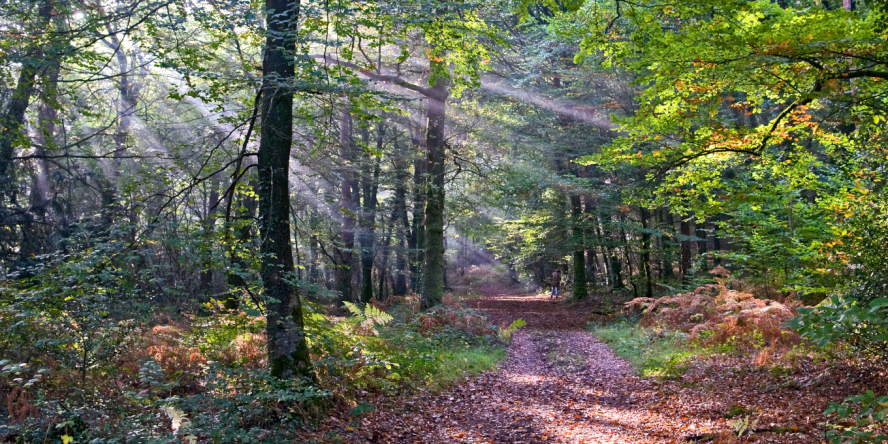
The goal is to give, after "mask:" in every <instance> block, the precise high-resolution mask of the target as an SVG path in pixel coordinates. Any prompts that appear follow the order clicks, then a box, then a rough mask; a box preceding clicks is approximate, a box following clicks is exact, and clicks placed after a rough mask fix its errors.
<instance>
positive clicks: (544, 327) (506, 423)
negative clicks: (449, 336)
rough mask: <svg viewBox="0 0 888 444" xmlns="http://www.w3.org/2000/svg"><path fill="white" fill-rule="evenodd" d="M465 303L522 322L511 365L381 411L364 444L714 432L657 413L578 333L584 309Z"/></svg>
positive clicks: (646, 390)
mask: <svg viewBox="0 0 888 444" xmlns="http://www.w3.org/2000/svg"><path fill="white" fill-rule="evenodd" d="M468 305H470V306H472V307H476V308H480V309H482V310H485V311H487V312H488V313H489V314H490V315H491V318H492V321H493V322H494V323H495V324H497V325H501V324H503V323H505V324H508V323H510V322H511V321H512V320H514V319H517V318H522V319H524V320H525V321H526V322H527V324H528V325H527V326H526V327H524V328H522V329H520V330H519V331H518V332H517V333H515V334H514V336H513V342H512V345H511V346H510V348H509V357H508V360H507V362H506V363H505V364H504V365H502V366H501V367H500V368H498V369H496V370H494V371H491V372H488V373H485V374H483V375H481V376H479V377H477V378H474V379H471V380H468V381H466V382H464V383H461V384H458V385H457V386H455V387H454V388H453V389H451V390H450V391H447V392H444V393H440V394H437V395H433V396H429V397H426V398H424V399H420V400H414V401H412V402H407V403H406V404H402V405H400V406H399V407H398V408H396V409H383V411H381V412H379V413H381V414H379V415H373V416H374V417H371V418H369V421H368V424H367V426H368V427H367V429H369V430H367V429H365V431H366V432H368V433H367V434H366V435H364V436H365V437H366V440H365V441H364V442H385V443H389V442H391V443H515V444H517V443H622V444H641V443H673V442H675V443H681V442H685V441H686V438H687V437H689V436H693V435H697V434H706V433H710V432H712V431H713V430H714V429H716V428H718V427H716V424H714V423H713V422H712V421H710V420H706V419H704V418H688V417H682V418H676V417H669V416H668V415H664V414H661V413H660V411H661V409H659V408H658V405H657V404H658V403H657V401H662V400H663V395H662V394H660V393H658V392H657V390H656V389H655V387H653V385H654V384H653V383H652V382H649V381H647V380H643V379H641V378H639V377H637V376H635V374H634V372H633V369H632V368H631V366H630V365H629V364H628V363H627V362H625V361H624V360H622V359H621V358H619V357H617V356H616V355H615V354H614V353H613V351H612V350H611V349H610V348H608V347H607V346H606V345H604V344H602V343H601V342H598V341H597V340H596V339H595V338H594V337H593V336H592V335H590V334H589V333H588V332H585V331H584V330H583V327H585V324H586V321H587V319H588V315H587V313H584V311H588V308H585V309H584V308H583V307H581V306H570V305H568V304H564V303H559V302H554V301H552V300H549V299H548V298H547V297H546V296H541V295H535V296H534V295H496V296H487V297H484V298H482V299H481V300H477V301H471V302H468ZM710 439H711V438H710Z"/></svg>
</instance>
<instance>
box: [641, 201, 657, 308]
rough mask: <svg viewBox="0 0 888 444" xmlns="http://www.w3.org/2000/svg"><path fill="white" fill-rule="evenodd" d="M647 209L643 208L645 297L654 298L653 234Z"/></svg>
mask: <svg viewBox="0 0 888 444" xmlns="http://www.w3.org/2000/svg"><path fill="white" fill-rule="evenodd" d="M648 218H649V215H648V212H647V208H645V207H641V267H642V269H643V270H644V277H645V286H644V287H645V288H644V295H645V297H648V298H650V297H653V296H654V277H653V276H652V275H651V233H650V232H648Z"/></svg>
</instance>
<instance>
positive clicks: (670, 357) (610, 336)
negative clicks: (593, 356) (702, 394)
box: [591, 319, 708, 378]
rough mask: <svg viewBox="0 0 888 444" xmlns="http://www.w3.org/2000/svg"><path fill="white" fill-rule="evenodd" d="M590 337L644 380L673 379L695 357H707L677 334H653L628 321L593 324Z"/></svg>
mask: <svg viewBox="0 0 888 444" xmlns="http://www.w3.org/2000/svg"><path fill="white" fill-rule="evenodd" d="M591 330H592V334H594V335H595V336H596V337H597V338H598V339H599V340H601V341H602V342H604V343H606V344H607V345H609V346H610V347H611V348H612V349H613V350H614V352H616V353H617V355H619V356H620V357H621V358H623V359H625V360H627V361H629V362H630V363H631V364H632V365H633V366H634V367H635V368H636V369H637V371H638V373H639V374H640V375H641V376H644V377H661V378H675V377H677V376H679V375H681V374H682V373H683V372H684V371H685V370H686V369H687V366H688V364H689V363H690V362H691V361H692V360H693V359H694V358H696V357H698V356H700V355H702V354H705V353H708V351H707V350H704V349H703V348H700V347H695V346H693V345H691V344H689V343H688V342H687V335H686V334H684V333H681V332H664V331H660V332H655V331H654V330H652V329H645V328H642V327H639V326H638V323H637V322H635V321H632V320H625V319H624V320H622V321H619V322H616V323H613V324H606V325H602V324H593V325H592V326H591Z"/></svg>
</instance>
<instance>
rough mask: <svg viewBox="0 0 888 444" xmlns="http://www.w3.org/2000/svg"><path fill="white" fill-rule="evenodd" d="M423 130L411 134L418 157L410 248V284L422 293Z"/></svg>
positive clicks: (414, 176)
mask: <svg viewBox="0 0 888 444" xmlns="http://www.w3.org/2000/svg"><path fill="white" fill-rule="evenodd" d="M422 133H423V130H422V129H418V130H416V131H413V132H411V138H412V141H413V146H414V147H415V148H416V154H417V155H416V157H414V161H413V219H412V221H411V231H410V237H409V238H408V248H409V249H410V257H411V261H410V283H411V287H412V288H413V291H416V292H420V291H422V288H421V287H422V282H421V280H420V277H421V276H422V261H423V258H424V257H425V255H424V253H423V250H424V249H425V229H424V226H423V225H424V224H425V200H426V199H425V189H426V159H425V155H424V154H425V151H426V146H425V145H426V144H425V140H424V139H423V138H422Z"/></svg>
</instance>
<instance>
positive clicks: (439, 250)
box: [422, 61, 450, 308]
mask: <svg viewBox="0 0 888 444" xmlns="http://www.w3.org/2000/svg"><path fill="white" fill-rule="evenodd" d="M431 64H432V66H431V70H432V72H437V71H441V70H445V69H447V67H446V66H441V65H442V64H443V62H435V61H432V62H431ZM432 93H433V94H432V95H431V96H429V99H428V110H427V113H428V132H427V135H426V136H427V137H426V150H427V151H426V154H427V159H428V160H427V162H426V164H427V165H428V174H429V183H428V187H427V189H428V191H427V193H426V196H427V197H426V209H425V232H426V236H425V241H426V244H425V266H424V268H423V285H422V306H423V307H424V308H430V307H434V306H435V305H438V304H440V303H441V301H442V300H443V298H444V273H445V266H446V264H445V263H444V252H445V248H444V166H445V151H446V147H445V145H444V142H445V141H444V124H445V106H446V105H445V103H446V101H447V97H448V96H449V95H450V79H449V78H447V77H439V78H438V79H437V82H436V83H435V85H434V86H433V87H432Z"/></svg>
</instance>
